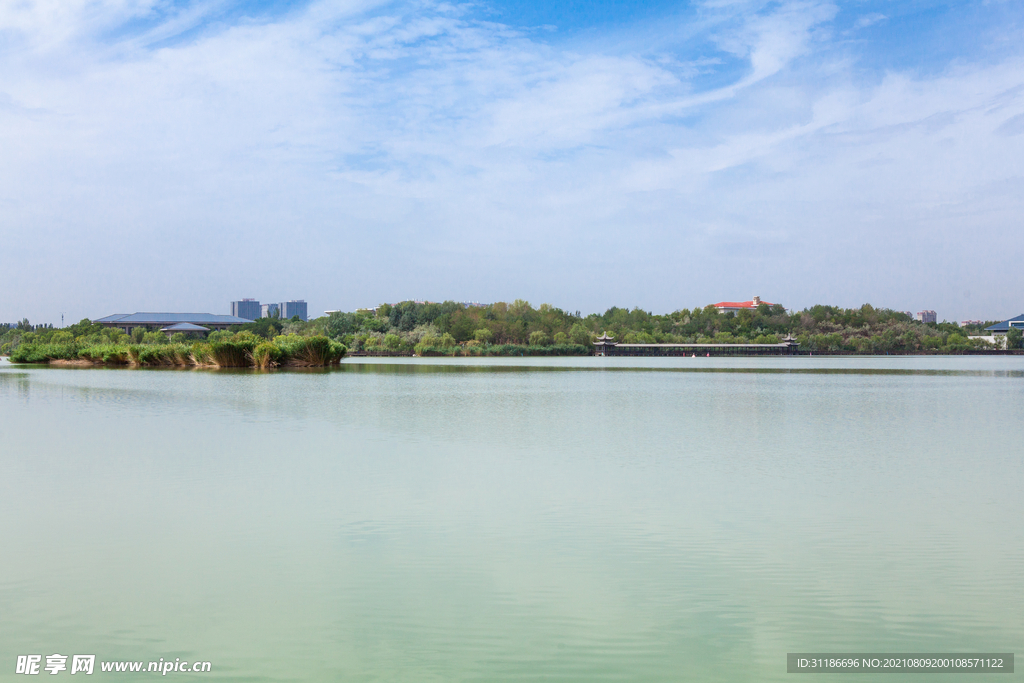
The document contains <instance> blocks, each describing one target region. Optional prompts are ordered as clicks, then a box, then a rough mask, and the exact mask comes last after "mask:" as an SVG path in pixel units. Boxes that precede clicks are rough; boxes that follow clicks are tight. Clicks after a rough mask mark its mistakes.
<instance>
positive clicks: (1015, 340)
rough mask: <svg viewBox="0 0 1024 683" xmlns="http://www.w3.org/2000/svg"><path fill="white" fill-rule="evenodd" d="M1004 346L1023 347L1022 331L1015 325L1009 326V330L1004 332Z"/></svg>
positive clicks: (1011, 347) (1023, 334) (1023, 337)
mask: <svg viewBox="0 0 1024 683" xmlns="http://www.w3.org/2000/svg"><path fill="white" fill-rule="evenodd" d="M1006 348H1008V349H1020V348H1024V332H1021V331H1020V330H1019V329H1017V328H1016V327H1011V328H1010V330H1009V331H1008V332H1007V333H1006Z"/></svg>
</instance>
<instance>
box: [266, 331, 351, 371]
mask: <svg viewBox="0 0 1024 683" xmlns="http://www.w3.org/2000/svg"><path fill="white" fill-rule="evenodd" d="M274 343H275V344H276V345H277V346H278V348H280V349H281V351H282V353H283V356H284V360H285V363H286V364H287V365H292V366H297V367H323V366H326V365H333V364H334V363H337V362H338V361H340V360H341V359H342V358H343V357H344V355H345V352H346V351H347V350H348V349H346V348H345V345H344V344H339V343H338V342H335V341H331V340H330V339H328V338H327V337H324V336H322V335H318V336H315V337H300V336H298V335H295V334H287V335H281V336H279V337H277V339H275V340H274Z"/></svg>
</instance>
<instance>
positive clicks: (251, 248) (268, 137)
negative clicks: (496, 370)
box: [0, 0, 1024, 323]
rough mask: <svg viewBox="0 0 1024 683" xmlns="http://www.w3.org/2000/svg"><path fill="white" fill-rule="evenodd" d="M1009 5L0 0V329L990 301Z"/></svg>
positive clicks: (1020, 280)
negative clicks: (306, 307)
mask: <svg viewBox="0 0 1024 683" xmlns="http://www.w3.org/2000/svg"><path fill="white" fill-rule="evenodd" d="M1022 176H1024V3H1021V2H1020V1H1019V0H986V1H977V2H975V1H967V0H962V1H959V2H951V1H947V0H903V1H899V2H897V1H889V0H834V1H831V2H830V1H827V0H796V1H787V0H783V1H781V2H765V1H762V0H697V1H694V2H668V1H665V0H656V1H647V2H627V1H626V0H538V1H534V0H491V1H488V0H473V1H471V2H467V3H461V2H457V1H452V2H434V1H433V0H413V1H412V2H386V1H374V0H322V1H321V0H314V1H312V2H281V1H277V2H274V1H271V2H257V1H255V0H249V1H233V0H193V1H188V0H177V1H175V0H7V1H5V2H0V274H2V280H0V282H2V283H3V287H2V291H3V297H2V299H0V322H3V321H13V320H16V319H20V318H22V317H26V316H27V317H29V318H30V319H31V320H32V321H33V322H54V323H59V321H60V315H61V313H64V314H65V319H66V320H68V321H76V320H78V319H80V318H82V317H87V316H88V317H98V316H102V315H107V314H111V313H130V312H134V311H199V312H215V313H227V312H228V310H229V305H228V302H229V301H231V300H232V299H237V298H241V297H255V298H258V299H261V300H262V301H279V300H282V299H292V298H305V299H306V300H307V301H309V303H310V312H311V313H317V312H320V311H323V310H324V309H330V308H342V309H346V310H351V309H354V308H356V307H360V306H366V305H373V304H377V303H380V302H384V301H398V300H403V299H428V300H445V299H455V300H460V301H471V300H472V301H483V302H490V301H496V300H512V299H515V298H524V299H527V300H529V301H531V302H532V303H534V304H540V303H542V302H548V303H551V304H553V305H556V306H560V307H562V308H565V309H567V310H573V311H575V310H581V311H583V312H584V313H587V312H593V311H603V310H604V309H605V308H607V307H609V306H612V305H618V306H628V307H633V306H640V307H642V308H645V309H648V310H653V311H656V312H669V311H672V310H676V309H679V308H692V307H695V306H704V305H706V304H708V303H712V302H715V301H719V300H723V299H727V300H735V299H748V298H750V297H751V296H753V295H755V294H756V295H760V296H761V297H762V298H763V299H766V300H768V301H772V302H780V303H782V304H784V305H786V306H787V307H789V308H803V307H804V306H808V305H812V304H815V303H831V304H837V305H842V306H859V305H861V304H863V303H865V302H870V303H872V304H874V305H876V306H886V307H891V308H896V309H898V310H910V311H917V310H920V309H922V308H932V309H935V310H937V311H938V313H939V318H940V319H943V318H945V319H949V320H959V319H963V318H968V317H969V318H984V319H990V318H1006V317H1009V316H1011V315H1017V314H1020V313H1024V292H1022V290H1024V287H1022V285H1024V267H1022V256H1024V229H1022V228H1024V178H1022Z"/></svg>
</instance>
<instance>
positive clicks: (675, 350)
mask: <svg viewBox="0 0 1024 683" xmlns="http://www.w3.org/2000/svg"><path fill="white" fill-rule="evenodd" d="M799 346H800V345H799V344H798V343H797V341H796V339H794V338H793V337H786V338H785V339H783V340H782V341H781V342H780V343H778V344H619V343H618V342H616V341H615V338H614V337H609V336H608V335H607V334H602V335H601V336H600V337H598V338H597V341H595V342H594V355H595V356H791V355H793V354H795V353H797V351H798V350H799Z"/></svg>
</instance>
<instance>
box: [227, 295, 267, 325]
mask: <svg viewBox="0 0 1024 683" xmlns="http://www.w3.org/2000/svg"><path fill="white" fill-rule="evenodd" d="M231 315H233V316H236V317H238V318H245V319H246V320H256V319H257V318H259V317H260V302H259V301H256V299H242V300H241V301H232V302H231Z"/></svg>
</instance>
